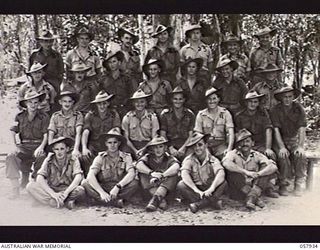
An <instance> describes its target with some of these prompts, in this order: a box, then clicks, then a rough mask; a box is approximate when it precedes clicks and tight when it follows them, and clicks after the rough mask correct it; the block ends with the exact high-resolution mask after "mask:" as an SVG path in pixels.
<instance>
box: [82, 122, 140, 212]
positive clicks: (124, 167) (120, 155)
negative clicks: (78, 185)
mask: <svg viewBox="0 0 320 250" xmlns="http://www.w3.org/2000/svg"><path fill="white" fill-rule="evenodd" d="M100 139H101V143H104V144H105V146H106V150H105V151H103V152H100V153H99V154H98V156H97V157H96V158H95V159H94V161H93V163H92V165H91V167H90V170H89V173H88V176H87V179H85V180H84V181H83V182H82V186H83V187H84V188H85V190H86V193H87V195H88V196H89V197H91V198H93V199H94V200H95V201H98V202H99V203H102V204H104V205H107V204H109V205H112V206H115V207H119V208H122V207H123V206H124V202H125V201H126V200H130V199H131V198H132V196H133V195H134V194H135V192H136V190H137V188H138V181H137V180H135V176H136V172H135V169H134V166H133V164H132V158H131V155H130V154H128V153H124V152H122V151H120V150H119V148H120V145H122V146H123V145H124V144H125V143H126V139H125V138H124V137H123V136H122V135H121V133H120V129H119V128H113V129H111V130H110V131H109V132H108V133H107V134H104V135H102V136H101V138H100Z"/></svg>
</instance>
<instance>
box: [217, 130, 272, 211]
mask: <svg viewBox="0 0 320 250" xmlns="http://www.w3.org/2000/svg"><path fill="white" fill-rule="evenodd" d="M235 144H236V145H235V146H236V148H235V149H234V150H232V151H230V152H228V153H227V155H226V156H225V157H224V158H223V160H222V165H223V166H224V167H225V168H226V170H227V173H226V176H227V181H228V184H229V188H230V191H233V190H236V191H238V192H240V194H241V195H242V197H243V196H244V197H245V206H246V207H247V208H248V209H250V210H255V209H256V205H257V206H258V207H261V208H263V207H264V206H265V204H264V202H263V201H262V200H261V199H260V197H261V193H262V191H264V190H265V189H268V188H269V187H270V178H273V175H272V174H274V173H275V172H276V171H277V166H276V164H275V163H274V161H272V160H269V159H268V158H267V157H266V156H265V155H263V154H261V153H259V152H258V151H255V150H253V149H252V147H253V144H254V141H253V140H252V134H251V133H250V132H249V131H248V130H246V129H241V130H240V131H239V132H238V133H237V134H236V141H235ZM242 197H241V198H242Z"/></svg>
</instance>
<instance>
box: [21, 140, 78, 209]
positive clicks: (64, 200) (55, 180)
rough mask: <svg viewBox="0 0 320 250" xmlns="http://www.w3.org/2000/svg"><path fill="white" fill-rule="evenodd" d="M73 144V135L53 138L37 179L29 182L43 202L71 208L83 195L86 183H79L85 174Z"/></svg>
mask: <svg viewBox="0 0 320 250" xmlns="http://www.w3.org/2000/svg"><path fill="white" fill-rule="evenodd" d="M72 145H73V140H72V139H71V138H67V137H59V138H57V139H54V140H53V141H52V143H50V144H49V146H48V151H49V154H48V156H47V158H46V159H45V160H44V162H43V163H42V166H41V168H40V169H39V171H38V173H37V179H36V181H35V182H30V183H29V184H28V185H27V190H28V192H29V193H30V194H31V195H32V196H33V197H34V198H35V199H36V200H38V201H40V202H41V203H43V204H48V205H50V206H51V207H57V208H60V207H62V206H63V205H65V206H66V207H67V208H69V209H72V208H74V206H75V201H76V200H78V199H79V198H80V197H82V196H83V195H84V189H83V187H81V186H79V185H80V182H81V181H82V178H83V174H82V170H81V168H80V163H79V160H78V159H77V158H75V157H73V156H72V155H71V154H70V149H71V146H72Z"/></svg>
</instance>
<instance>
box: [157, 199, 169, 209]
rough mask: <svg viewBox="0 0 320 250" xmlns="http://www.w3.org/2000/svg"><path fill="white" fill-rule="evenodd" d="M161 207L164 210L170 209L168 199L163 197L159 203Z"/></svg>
mask: <svg viewBox="0 0 320 250" xmlns="http://www.w3.org/2000/svg"><path fill="white" fill-rule="evenodd" d="M159 208H160V209H162V210H167V209H168V202H167V201H166V199H162V200H161V202H160V204H159Z"/></svg>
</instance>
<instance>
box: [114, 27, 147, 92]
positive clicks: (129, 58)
mask: <svg viewBox="0 0 320 250" xmlns="http://www.w3.org/2000/svg"><path fill="white" fill-rule="evenodd" d="M118 36H119V39H120V41H121V52H122V53H123V54H124V60H123V61H122V64H121V70H122V71H123V72H124V73H125V74H126V75H127V76H128V77H129V78H130V79H132V88H133V89H134V90H136V89H137V87H138V85H139V82H141V81H142V72H141V66H140V52H139V51H138V50H137V49H136V48H134V44H136V43H137V42H138V41H139V36H138V35H137V34H135V32H134V31H132V30H129V29H125V28H120V29H119V30H118Z"/></svg>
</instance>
